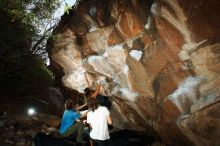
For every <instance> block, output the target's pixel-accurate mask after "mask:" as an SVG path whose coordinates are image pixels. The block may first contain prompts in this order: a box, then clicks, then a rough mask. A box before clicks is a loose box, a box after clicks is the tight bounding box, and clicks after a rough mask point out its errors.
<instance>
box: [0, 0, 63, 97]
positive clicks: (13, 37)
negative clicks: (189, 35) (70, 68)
mask: <svg viewBox="0 0 220 146" xmlns="http://www.w3.org/2000/svg"><path fill="white" fill-rule="evenodd" d="M59 5H60V1H59V0H0V29H1V31H0V70H1V72H0V94H1V95H3V94H9V93H12V94H13V93H17V94H18V95H27V96H28V95H31V94H33V92H41V89H42V88H46V86H50V85H51V84H52V82H53V75H52V73H51V72H50V71H49V70H48V69H47V68H46V65H45V63H44V62H43V60H42V59H45V55H46V51H45V44H46V39H47V38H48V37H49V35H50V33H51V31H52V30H53V28H54V27H55V25H56V23H55V22H54V21H57V19H55V18H54V16H53V13H54V11H55V10H56V9H57V8H58V7H59ZM13 91H14V92H13Z"/></svg>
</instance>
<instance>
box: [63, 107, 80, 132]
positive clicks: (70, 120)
mask: <svg viewBox="0 0 220 146" xmlns="http://www.w3.org/2000/svg"><path fill="white" fill-rule="evenodd" d="M79 118H80V114H78V113H77V112H76V111H74V110H65V111H64V113H63V118H62V122H61V126H60V133H61V134H64V133H65V132H66V130H67V129H68V128H69V127H70V126H72V125H73V124H74V123H75V121H76V119H79Z"/></svg>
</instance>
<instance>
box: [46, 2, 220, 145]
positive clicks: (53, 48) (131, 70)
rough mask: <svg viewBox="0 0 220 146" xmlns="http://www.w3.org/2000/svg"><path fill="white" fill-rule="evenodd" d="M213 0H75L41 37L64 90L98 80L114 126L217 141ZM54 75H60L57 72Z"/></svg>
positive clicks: (179, 140) (218, 82) (218, 79)
mask: <svg viewBox="0 0 220 146" xmlns="http://www.w3.org/2000/svg"><path fill="white" fill-rule="evenodd" d="M219 7H220V1H218V0H210V1H207V0H200V1H197V0H184V1H181V0H157V1H153V0H139V1H135V0H94V1H92V0H81V1H78V2H77V4H76V6H74V7H73V9H72V10H71V12H70V14H69V15H67V14H65V15H64V16H63V17H62V20H61V22H60V23H59V25H58V27H57V28H56V30H55V31H54V35H53V37H52V38H51V39H50V41H49V42H48V51H49V56H50V59H51V66H52V68H53V70H55V72H58V73H59V75H58V74H57V76H56V77H57V78H58V79H59V80H61V81H62V85H64V87H66V88H68V89H71V90H74V91H78V92H79V93H83V90H84V89H85V88H86V87H92V88H94V87H95V85H97V82H100V81H101V82H102V88H101V94H104V95H108V96H109V97H110V99H111V101H112V109H111V113H112V116H113V121H114V126H115V127H118V128H126V129H133V130H139V131H145V132H149V133H151V134H155V135H157V136H159V137H160V138H162V140H163V141H164V142H165V143H166V144H168V145H174V146H177V145H178V146H184V145H187V146H190V145H196V146H207V145H210V146H217V145H220V141H219V136H220V134H219V133H220V127H219V122H220V116H219V97H220V40H219V36H220V27H219V26H220V15H218V14H219V13H220V9H219ZM61 75H62V76H61Z"/></svg>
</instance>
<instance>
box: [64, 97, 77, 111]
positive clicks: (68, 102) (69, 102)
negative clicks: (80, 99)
mask: <svg viewBox="0 0 220 146" xmlns="http://www.w3.org/2000/svg"><path fill="white" fill-rule="evenodd" d="M74 105H75V103H74V102H73V100H72V99H71V98H69V99H67V100H66V102H65V108H66V109H67V110H70V109H72V108H73V107H74Z"/></svg>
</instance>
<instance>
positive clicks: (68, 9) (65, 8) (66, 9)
mask: <svg viewBox="0 0 220 146" xmlns="http://www.w3.org/2000/svg"><path fill="white" fill-rule="evenodd" d="M71 9H72V7H71V6H69V5H68V4H67V3H65V6H64V13H67V14H68V15H69V11H70V10H71Z"/></svg>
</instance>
